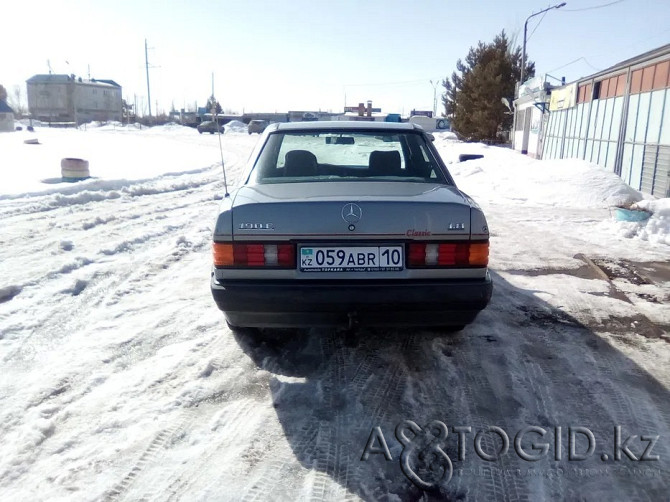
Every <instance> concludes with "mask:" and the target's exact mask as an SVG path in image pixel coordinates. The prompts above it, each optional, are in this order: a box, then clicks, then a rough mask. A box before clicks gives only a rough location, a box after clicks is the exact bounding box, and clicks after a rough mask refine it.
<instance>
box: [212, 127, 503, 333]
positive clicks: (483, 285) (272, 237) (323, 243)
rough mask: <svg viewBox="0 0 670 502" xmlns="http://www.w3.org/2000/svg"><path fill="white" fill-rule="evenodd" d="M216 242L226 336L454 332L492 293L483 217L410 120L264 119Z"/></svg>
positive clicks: (217, 292)
mask: <svg viewBox="0 0 670 502" xmlns="http://www.w3.org/2000/svg"><path fill="white" fill-rule="evenodd" d="M213 240H214V243H213V261H214V264H213V269H212V276H211V288H212V294H213V295H214V300H215V301H216V303H217V305H218V307H219V308H220V309H221V310H222V311H223V312H224V314H225V317H226V320H227V322H228V324H229V325H230V326H231V327H232V328H235V327H238V328H239V327H311V326H344V327H349V328H351V327H354V326H357V325H358V324H361V325H375V326H402V325H404V326H450V327H452V329H454V328H455V329H458V328H459V327H462V326H464V325H465V324H468V323H470V322H472V321H473V320H474V318H475V316H476V315H477V313H478V312H479V311H481V310H482V309H483V308H485V307H486V305H487V303H488V302H489V300H490V298H491V292H492V282H491V277H490V275H489V272H488V268H487V265H488V257H489V230H488V226H487V223H486V218H485V217H484V213H483V212H482V210H481V209H480V208H479V206H478V205H477V204H476V203H475V201H474V200H472V199H471V198H470V197H469V196H468V195H466V194H465V193H463V192H461V191H460V190H459V189H458V188H457V187H456V184H455V183H454V180H453V179H452V177H451V175H450V174H449V171H448V170H447V168H446V166H445V164H444V163H443V161H442V160H441V159H440V156H439V154H438V153H437V150H436V149H435V147H434V146H433V144H432V141H431V135H429V134H427V133H426V132H424V131H423V129H421V128H420V127H419V126H416V125H414V124H411V123H401V124H398V123H385V122H301V123H286V124H272V125H271V126H269V127H268V128H267V129H266V130H265V132H264V133H263V135H262V136H261V138H260V140H259V143H258V145H257V147H256V149H255V150H254V152H253V153H252V155H251V157H250V159H249V163H248V166H247V170H246V172H245V174H244V176H243V181H242V185H241V186H240V187H239V188H238V189H237V190H235V191H233V192H232V193H231V194H230V196H227V197H225V198H224V200H223V203H222V207H221V209H220V212H219V215H218V218H217V221H216V228H215V230H214V236H213Z"/></svg>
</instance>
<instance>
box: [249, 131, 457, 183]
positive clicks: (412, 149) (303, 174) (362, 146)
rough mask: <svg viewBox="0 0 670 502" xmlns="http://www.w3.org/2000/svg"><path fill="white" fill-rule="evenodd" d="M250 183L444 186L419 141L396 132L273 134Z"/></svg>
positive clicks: (428, 151) (416, 135) (423, 142)
mask: <svg viewBox="0 0 670 502" xmlns="http://www.w3.org/2000/svg"><path fill="white" fill-rule="evenodd" d="M251 180H252V181H253V182H255V183H300V182H306V181H405V182H407V181H413V182H425V183H448V180H447V177H446V176H445V174H444V173H443V171H442V169H441V167H440V164H439V163H438V162H437V160H436V158H435V156H434V155H433V152H432V151H431V149H430V148H429V147H428V145H427V144H426V140H425V137H424V136H423V135H422V134H419V133H413V132H408V133H404V132H396V131H295V132H293V131H291V132H276V133H273V134H271V135H270V136H268V139H267V142H266V144H265V145H264V147H263V150H262V152H261V154H260V156H259V157H258V160H257V161H256V165H255V166H254V169H253V171H252V174H251Z"/></svg>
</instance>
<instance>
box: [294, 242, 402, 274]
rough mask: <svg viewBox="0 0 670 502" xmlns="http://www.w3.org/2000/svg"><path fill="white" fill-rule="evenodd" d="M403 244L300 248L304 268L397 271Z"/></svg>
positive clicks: (301, 264)
mask: <svg viewBox="0 0 670 502" xmlns="http://www.w3.org/2000/svg"><path fill="white" fill-rule="evenodd" d="M403 264H404V259H403V247H402V246H332V247H324V246H316V247H301V248H300V270H301V271H302V272H397V271H400V270H402V269H403Z"/></svg>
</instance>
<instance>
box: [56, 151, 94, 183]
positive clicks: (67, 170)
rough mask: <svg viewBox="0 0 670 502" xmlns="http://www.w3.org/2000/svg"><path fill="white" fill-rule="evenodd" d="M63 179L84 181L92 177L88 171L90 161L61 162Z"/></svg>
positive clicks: (71, 159)
mask: <svg viewBox="0 0 670 502" xmlns="http://www.w3.org/2000/svg"><path fill="white" fill-rule="evenodd" d="M60 173H61V177H63V178H67V179H72V180H83V179H86V178H90V177H91V173H90V172H89V170H88V160H84V159H75V158H70V157H68V158H64V159H61V161H60Z"/></svg>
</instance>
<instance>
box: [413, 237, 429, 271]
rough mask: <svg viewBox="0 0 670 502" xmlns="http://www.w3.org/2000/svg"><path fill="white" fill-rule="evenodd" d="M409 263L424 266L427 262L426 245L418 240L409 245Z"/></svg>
mask: <svg viewBox="0 0 670 502" xmlns="http://www.w3.org/2000/svg"><path fill="white" fill-rule="evenodd" d="M409 264H410V266H414V267H422V266H424V265H425V264H426V245H425V244H424V243H422V242H416V243H412V244H410V245H409Z"/></svg>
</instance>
